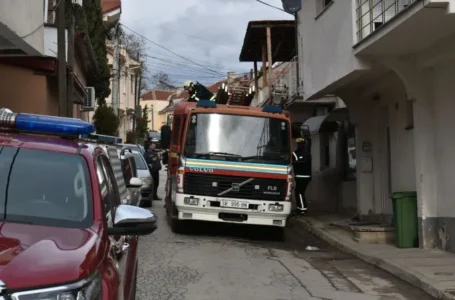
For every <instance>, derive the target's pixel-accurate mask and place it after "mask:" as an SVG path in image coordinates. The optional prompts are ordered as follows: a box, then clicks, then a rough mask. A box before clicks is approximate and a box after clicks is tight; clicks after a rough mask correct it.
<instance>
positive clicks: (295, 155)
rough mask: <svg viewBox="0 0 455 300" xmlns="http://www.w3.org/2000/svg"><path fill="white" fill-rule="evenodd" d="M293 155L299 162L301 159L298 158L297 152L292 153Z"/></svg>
mask: <svg viewBox="0 0 455 300" xmlns="http://www.w3.org/2000/svg"><path fill="white" fill-rule="evenodd" d="M292 154H294V157H295V159H296V160H299V157H298V156H297V154H295V152H292Z"/></svg>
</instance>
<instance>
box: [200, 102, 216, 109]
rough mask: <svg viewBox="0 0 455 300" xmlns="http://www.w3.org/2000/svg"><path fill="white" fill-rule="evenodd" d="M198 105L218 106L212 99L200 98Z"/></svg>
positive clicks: (205, 106) (206, 106)
mask: <svg viewBox="0 0 455 300" xmlns="http://www.w3.org/2000/svg"><path fill="white" fill-rule="evenodd" d="M196 107H204V108H216V102H215V101H211V100H199V101H198V103H197V104H196Z"/></svg>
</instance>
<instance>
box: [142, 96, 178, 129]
mask: <svg viewBox="0 0 455 300" xmlns="http://www.w3.org/2000/svg"><path fill="white" fill-rule="evenodd" d="M174 93H175V92H174V91H163V90H156V89H153V90H150V91H149V92H147V93H145V94H143V95H142V96H141V102H140V105H141V109H144V107H145V106H147V109H148V120H149V124H148V129H149V130H152V131H153V130H156V131H159V130H160V128H161V126H162V125H163V123H164V122H166V117H167V116H166V115H165V114H160V111H162V110H163V109H164V108H165V107H166V106H168V104H169V99H170V97H171V95H173V94H174Z"/></svg>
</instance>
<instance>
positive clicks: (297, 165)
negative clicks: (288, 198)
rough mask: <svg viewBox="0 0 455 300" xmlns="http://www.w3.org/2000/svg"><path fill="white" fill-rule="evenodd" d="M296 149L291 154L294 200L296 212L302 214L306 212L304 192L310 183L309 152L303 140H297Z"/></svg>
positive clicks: (307, 144)
mask: <svg viewBox="0 0 455 300" xmlns="http://www.w3.org/2000/svg"><path fill="white" fill-rule="evenodd" d="M296 142H297V149H296V150H295V151H294V152H293V153H292V155H293V165H294V177H295V184H296V187H295V198H296V202H297V203H296V204H297V210H298V211H299V212H300V213H302V214H304V213H306V211H307V208H308V206H307V201H306V198H305V190H306V188H307V186H308V183H310V181H311V154H310V153H311V152H310V151H311V150H310V149H309V143H308V141H306V140H305V139H304V138H298V139H297V140H296Z"/></svg>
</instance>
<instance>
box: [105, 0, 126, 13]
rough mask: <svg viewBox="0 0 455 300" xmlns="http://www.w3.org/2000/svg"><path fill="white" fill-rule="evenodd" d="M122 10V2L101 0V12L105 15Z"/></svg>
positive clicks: (119, 0) (118, 0)
mask: <svg viewBox="0 0 455 300" xmlns="http://www.w3.org/2000/svg"><path fill="white" fill-rule="evenodd" d="M121 8H122V1H121V0H101V10H102V11H103V13H104V14H105V13H108V12H111V11H113V10H116V9H121Z"/></svg>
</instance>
